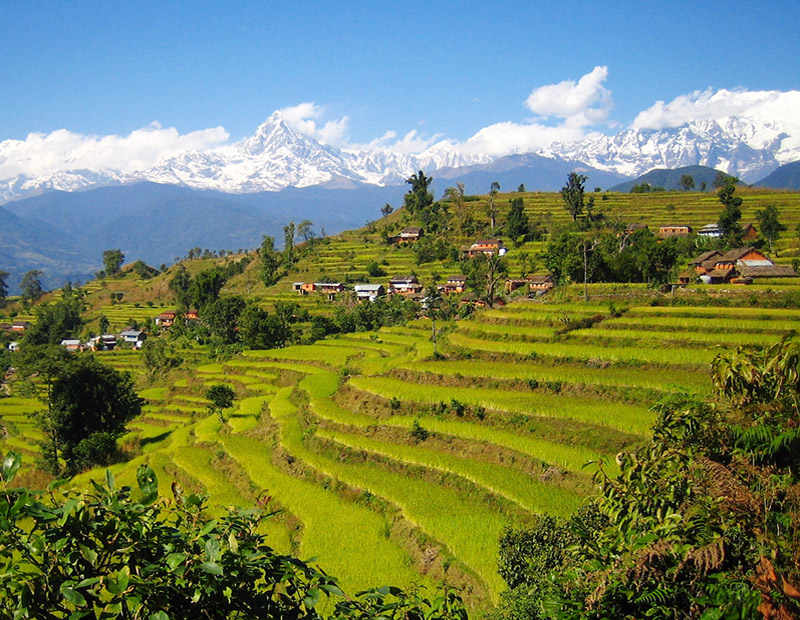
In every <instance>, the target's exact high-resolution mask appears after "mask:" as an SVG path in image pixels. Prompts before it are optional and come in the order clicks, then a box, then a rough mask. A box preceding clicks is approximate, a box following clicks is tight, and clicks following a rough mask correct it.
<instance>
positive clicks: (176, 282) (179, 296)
mask: <svg viewBox="0 0 800 620" xmlns="http://www.w3.org/2000/svg"><path fill="white" fill-rule="evenodd" d="M191 285H192V276H191V275H190V274H189V272H188V271H187V270H186V267H184V266H183V265H178V273H176V274H175V276H173V278H172V279H171V280H170V281H169V290H170V291H172V292H173V293H174V294H175V299H176V301H177V302H178V306H180V308H181V309H183V310H187V309H188V308H189V306H190V305H191V303H192V294H191V292H190V289H191Z"/></svg>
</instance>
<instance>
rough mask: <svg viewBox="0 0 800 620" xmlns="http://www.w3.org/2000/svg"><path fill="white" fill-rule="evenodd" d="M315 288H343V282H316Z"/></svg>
mask: <svg viewBox="0 0 800 620" xmlns="http://www.w3.org/2000/svg"><path fill="white" fill-rule="evenodd" d="M314 286H319V287H323V286H342V283H341V282H314Z"/></svg>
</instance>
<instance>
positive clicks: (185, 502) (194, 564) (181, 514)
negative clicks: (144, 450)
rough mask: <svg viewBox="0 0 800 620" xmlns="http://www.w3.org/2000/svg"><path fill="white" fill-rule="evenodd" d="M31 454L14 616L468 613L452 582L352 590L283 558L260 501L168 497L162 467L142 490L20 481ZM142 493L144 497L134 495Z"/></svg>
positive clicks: (8, 496) (7, 608) (144, 477)
mask: <svg viewBox="0 0 800 620" xmlns="http://www.w3.org/2000/svg"><path fill="white" fill-rule="evenodd" d="M20 462H21V459H20V456H19V455H18V454H16V453H13V452H11V453H9V454H8V456H7V457H6V459H5V461H4V462H3V465H2V471H1V472H0V565H2V567H3V568H2V571H0V616H2V617H4V618H12V617H13V618H15V619H25V618H98V619H99V618H131V619H138V618H142V619H147V620H170V619H173V620H177V619H186V620H189V619H196V618H208V619H228V618H237V619H254V620H255V619H256V618H258V619H259V620H265V619H269V618H281V619H292V618H308V619H315V618H322V617H330V618H335V619H340V618H356V619H367V618H370V619H371V618H379V617H381V618H409V619H418V620H423V618H424V619H426V620H427V619H431V620H436V619H442V620H444V619H448V620H449V619H459V620H463V619H465V618H466V612H465V610H464V609H463V607H462V604H461V599H460V598H459V597H458V596H457V595H456V594H454V593H453V592H448V591H445V592H443V593H441V595H439V596H437V597H436V598H435V599H433V600H432V601H431V600H428V599H426V598H424V597H423V596H422V595H421V594H420V593H419V592H416V591H413V592H404V591H402V590H400V589H398V588H392V587H382V588H376V589H373V590H369V591H366V592H362V593H359V594H357V595H356V597H355V598H348V597H346V596H345V595H344V593H343V592H342V591H341V590H340V589H339V587H338V585H337V582H336V579H334V578H333V577H330V576H328V575H326V574H324V573H323V572H321V571H319V570H317V569H316V568H314V567H312V566H310V565H308V564H306V563H304V562H301V561H300V560H297V559H295V558H292V557H289V556H283V555H278V554H277V553H275V552H274V551H273V550H272V549H271V548H270V547H269V546H267V544H266V542H265V538H264V536H263V535H262V534H259V533H258V526H259V523H260V521H261V519H263V518H264V517H265V516H269V515H266V514H265V513H264V512H263V511H261V510H260V509H250V510H241V509H238V510H231V511H229V513H228V514H227V515H226V516H224V517H221V518H219V519H214V520H209V519H207V518H206V517H205V516H204V513H203V501H204V500H203V498H202V497H200V496H197V495H189V496H184V495H183V493H182V492H181V490H180V488H179V487H178V486H177V485H173V495H174V501H171V500H167V499H165V498H161V499H159V497H158V482H157V480H156V476H155V473H154V472H153V470H152V469H150V468H149V467H147V466H144V465H143V466H140V467H139V468H138V470H137V479H138V486H139V493H136V494H134V493H133V492H132V490H131V488H130V487H122V488H119V489H118V488H116V486H115V482H114V477H113V476H112V475H111V473H110V472H107V473H106V479H105V483H104V484H99V483H97V482H94V481H93V482H92V484H93V485H94V491H93V492H91V493H74V492H67V493H64V494H62V493H60V492H59V491H58V486H59V485H60V483H54V484H53V485H52V486H51V488H50V490H49V492H47V493H44V492H32V491H29V490H27V489H14V488H10V486H9V483H10V482H11V481H12V480H13V478H14V476H15V474H16V472H17V470H18V469H19V467H20ZM134 495H135V496H136V497H134Z"/></svg>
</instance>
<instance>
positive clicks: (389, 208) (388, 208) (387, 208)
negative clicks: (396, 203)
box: [381, 202, 394, 217]
mask: <svg viewBox="0 0 800 620" xmlns="http://www.w3.org/2000/svg"><path fill="white" fill-rule="evenodd" d="M392 211H394V207H393V206H392V205H390V204H389V203H388V202H387V203H386V204H385V205H383V206H382V207H381V215H382V216H383V217H388V216H389V214H390V213H391V212H392Z"/></svg>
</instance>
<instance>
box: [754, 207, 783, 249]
mask: <svg viewBox="0 0 800 620" xmlns="http://www.w3.org/2000/svg"><path fill="white" fill-rule="evenodd" d="M779 215H780V213H779V212H778V208H777V207H776V206H775V205H767V206H766V207H764V208H763V209H759V210H757V211H756V220H758V228H759V230H760V231H761V235H762V236H763V237H764V239H766V240H767V243H769V251H770V252H772V251H773V244H774V243H775V242H776V241H777V240H778V239H780V236H781V233H782V232H786V230H787V228H786V226H785V225H784V224H782V223H781V222H780V220H779V219H778V216H779Z"/></svg>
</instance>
